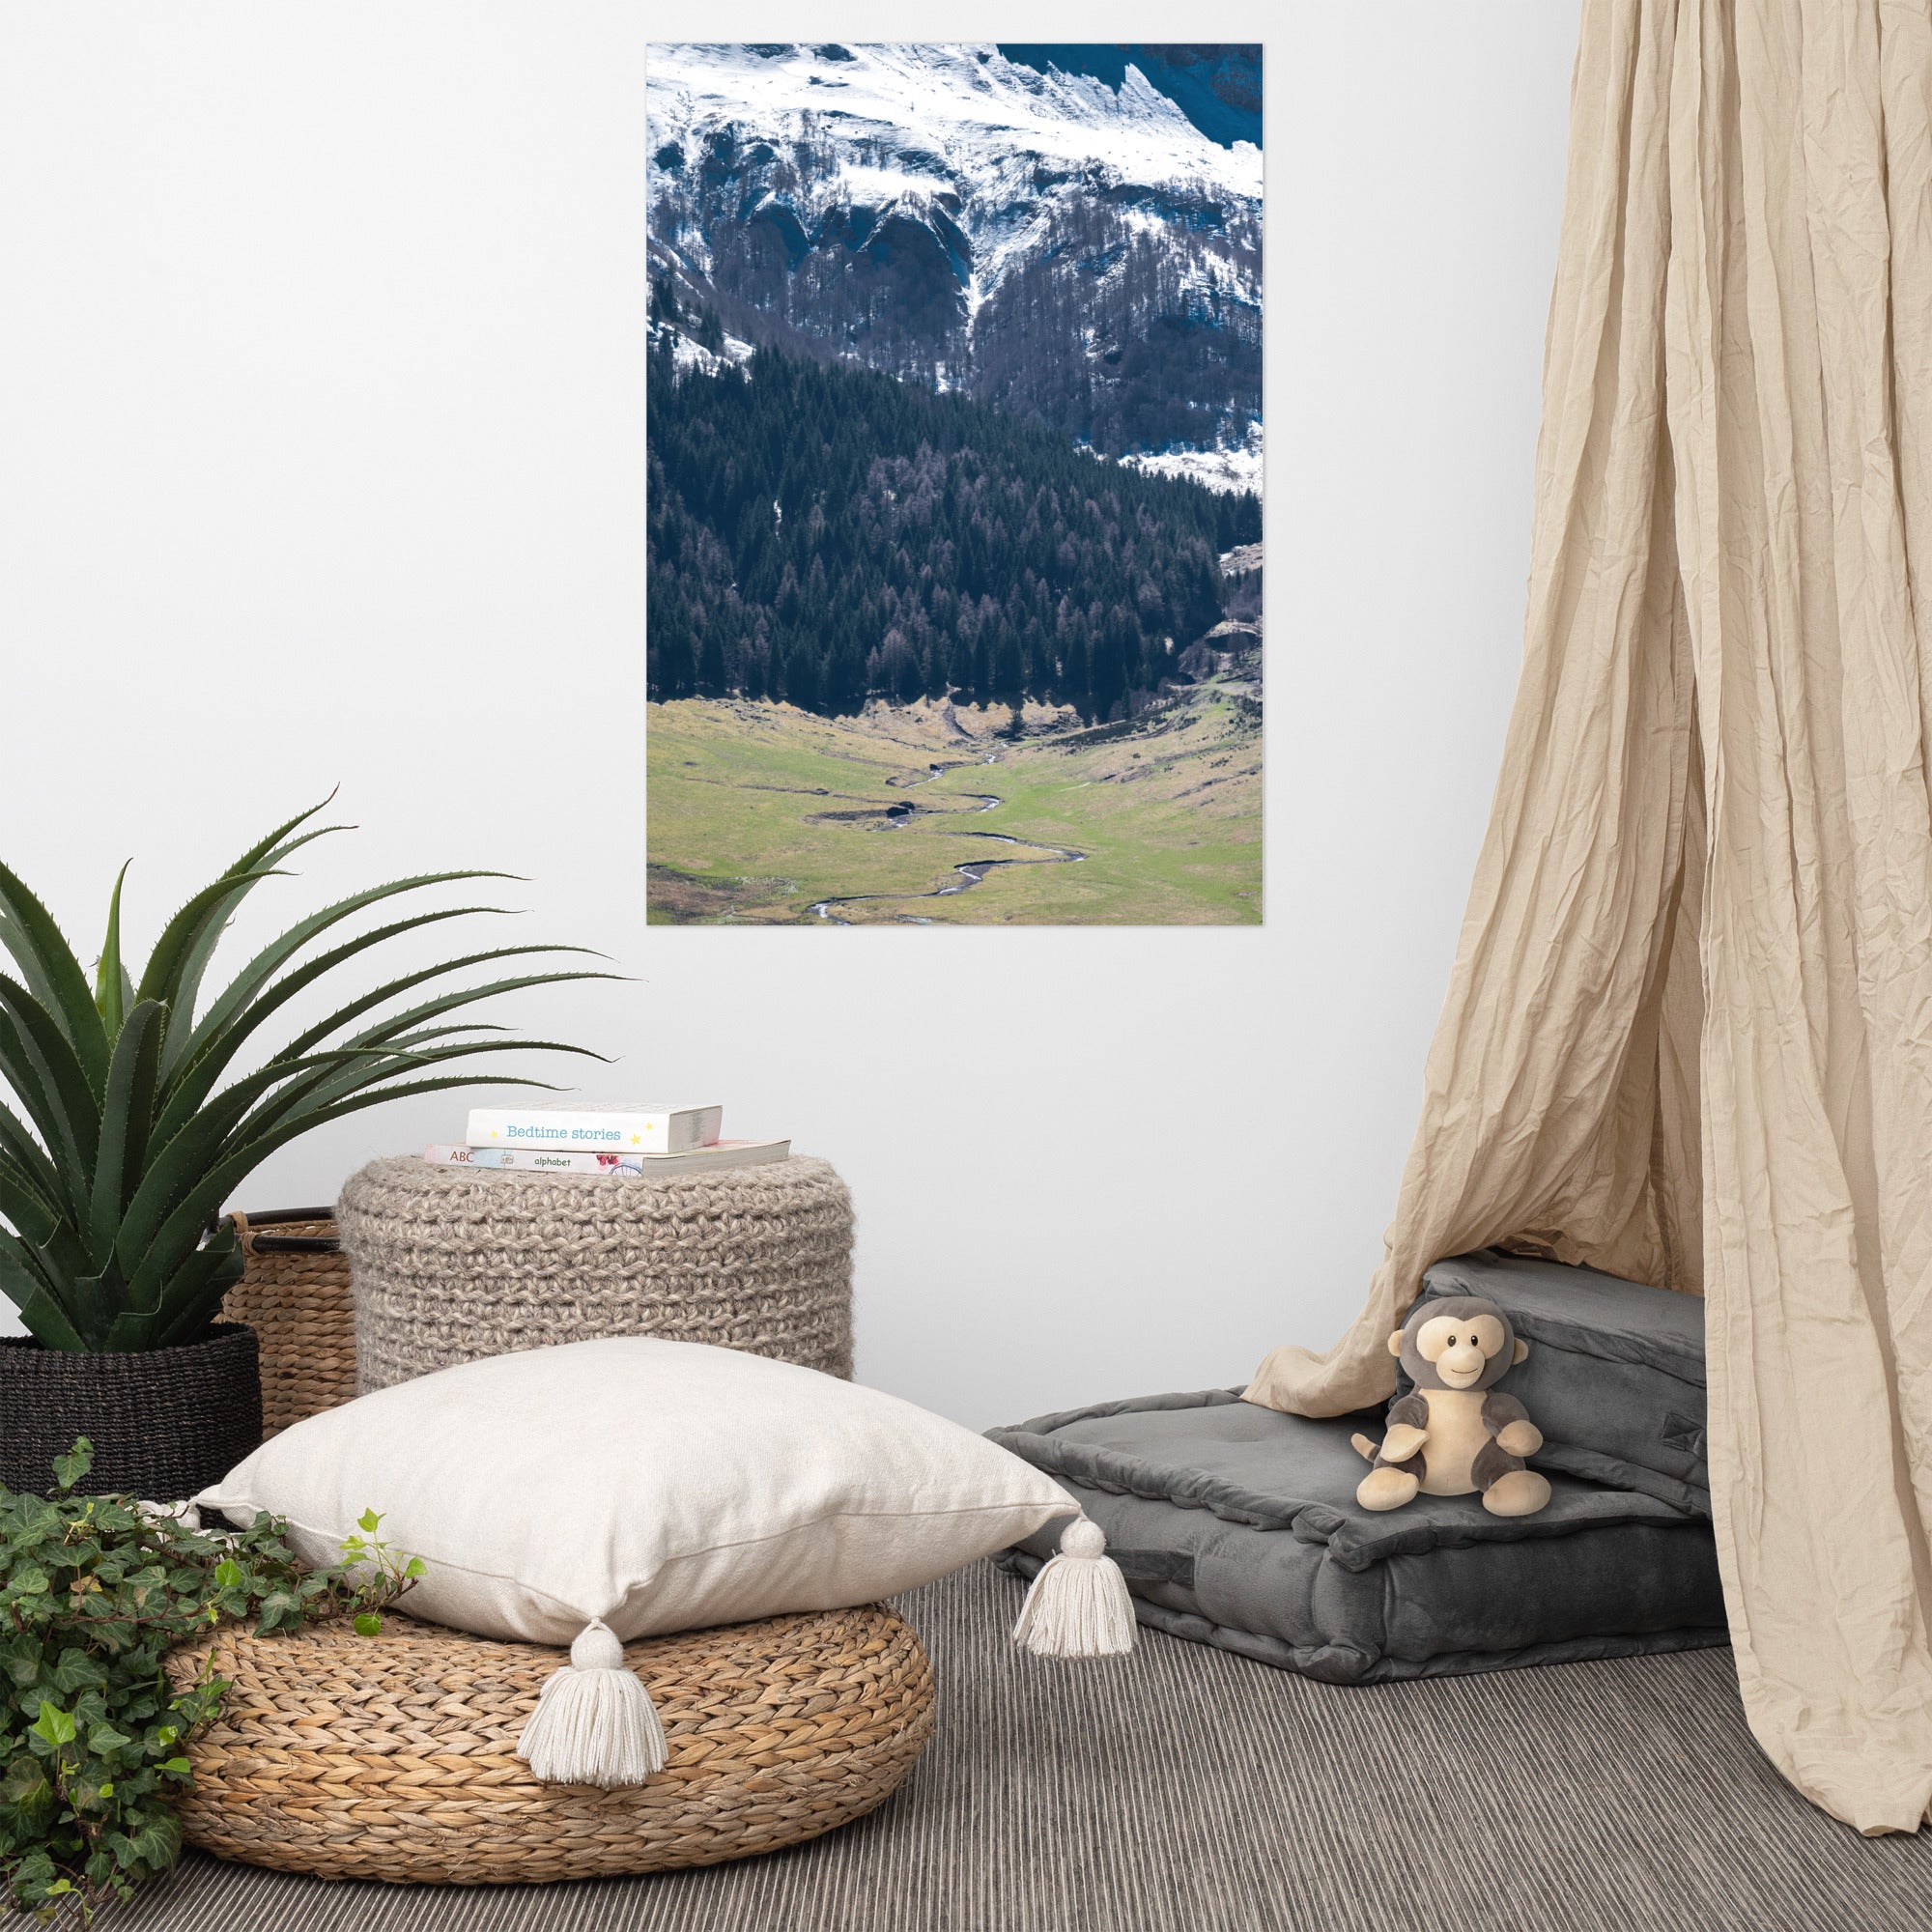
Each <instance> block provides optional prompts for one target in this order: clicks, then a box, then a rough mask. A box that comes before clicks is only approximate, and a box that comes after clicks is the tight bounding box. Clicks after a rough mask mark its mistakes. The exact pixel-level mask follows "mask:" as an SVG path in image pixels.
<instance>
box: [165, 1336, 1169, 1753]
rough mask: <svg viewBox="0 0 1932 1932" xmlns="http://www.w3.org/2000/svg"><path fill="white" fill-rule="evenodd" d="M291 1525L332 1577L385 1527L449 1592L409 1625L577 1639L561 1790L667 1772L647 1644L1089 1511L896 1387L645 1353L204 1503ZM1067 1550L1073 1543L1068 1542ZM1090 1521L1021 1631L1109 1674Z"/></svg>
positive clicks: (580, 1353)
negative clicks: (628, 1657) (355, 1538)
mask: <svg viewBox="0 0 1932 1932" xmlns="http://www.w3.org/2000/svg"><path fill="white" fill-rule="evenodd" d="M195 1501H196V1502H197V1503H198V1504H201V1505H203V1506H205V1507H211V1508H214V1509H218V1510H220V1511H221V1512H222V1513H223V1514H224V1515H226V1516H229V1517H231V1518H233V1519H235V1520H238V1521H241V1522H248V1521H251V1520H253V1518H254V1516H255V1514H256V1512H258V1511H263V1510H266V1511H268V1512H269V1513H270V1514H271V1515H274V1516H280V1517H285V1518H287V1520H288V1524H289V1540H290V1542H291V1543H292V1544H293V1545H294V1547H295V1548H296V1550H297V1551H298V1554H300V1555H301V1556H302V1557H304V1558H305V1559H306V1560H308V1561H310V1562H314V1563H328V1562H333V1561H337V1560H339V1554H338V1551H339V1546H340V1545H341V1543H342V1541H343V1539H344V1538H346V1537H347V1536H349V1535H350V1534H351V1532H352V1531H354V1530H355V1526H356V1520H357V1519H358V1518H359V1517H360V1516H361V1515H362V1513H363V1512H364V1511H365V1510H369V1509H374V1510H378V1511H380V1512H381V1513H382V1515H383V1525H382V1535H383V1536H384V1539H385V1540H386V1541H387V1543H388V1544H389V1546H390V1548H393V1549H395V1550H398V1551H401V1552H405V1553H407V1554H410V1555H415V1556H420V1557H421V1558H422V1559H423V1561H424V1563H425V1564H426V1565H427V1575H426V1576H425V1577H423V1578H422V1580H421V1581H420V1582H419V1583H417V1584H416V1585H415V1587H414V1588H413V1589H412V1591H411V1592H410V1594H409V1596H408V1597H407V1598H406V1599H405V1600H404V1602H403V1603H402V1605H400V1606H399V1607H401V1608H404V1609H406V1610H408V1611H409V1613H410V1614H411V1615H412V1616H417V1617H421V1618H424V1619H426V1620H428V1621H430V1622H433V1623H440V1624H446V1625H449V1626H450V1627H451V1628H453V1629H456V1630H463V1631H469V1632H470V1633H472V1634H475V1635H478V1636H487V1637H497V1638H505V1639H521V1640H524V1641H526V1642H534V1643H547V1644H559V1645H561V1644H566V1643H567V1644H570V1645H571V1646H572V1649H571V1662H570V1664H568V1665H566V1666H564V1667H562V1668H560V1669H559V1670H558V1671H557V1673H556V1674H555V1676H554V1677H553V1678H552V1679H551V1680H550V1682H549V1683H548V1684H547V1685H546V1686H545V1690H544V1694H543V1698H542V1701H541V1702H540V1704H539V1706H538V1709H537V1712H536V1715H535V1716H534V1717H533V1718H532V1719H530V1721H529V1723H528V1725H527V1726H526V1730H525V1733H524V1738H523V1742H522V1745H521V1747H520V1749H521V1752H522V1755H523V1756H525V1757H526V1759H527V1760H528V1761H529V1763H530V1765H531V1769H532V1770H533V1771H534V1772H535V1773H536V1774H537V1776H540V1777H545V1778H549V1779H554V1780H555V1781H558V1782H565V1783H598V1784H612V1785H614V1784H634V1783H640V1782H642V1781H643V1779H644V1778H645V1777H647V1776H650V1774H651V1773H652V1772H654V1771H656V1770H658V1769H659V1768H661V1766H662V1764H663V1762H664V1740H663V1734H662V1732H661V1731H660V1730H659V1729H658V1726H657V1719H656V1715H655V1713H654V1712H652V1710H651V1707H650V1701H649V1698H648V1697H647V1696H646V1695H645V1694H644V1692H643V1687H642V1685H641V1683H640V1682H639V1680H638V1679H637V1678H636V1677H635V1676H634V1675H632V1674H631V1673H630V1672H629V1671H627V1670H625V1669H624V1667H623V1658H622V1650H621V1646H622V1644H624V1643H626V1642H629V1641H631V1640H632V1639H634V1638H636V1637H640V1636H650V1635H658V1634H665V1633H668V1632H671V1631H680V1630H694V1629H700V1628H703V1627H706V1626H709V1625H712V1624H725V1623H741V1622H745V1621H748V1620H750V1619H752V1618H754V1617H767V1616H775V1615H779V1614H781V1613H783V1612H786V1611H795V1610H829V1609H839V1608H843V1607H845V1606H847V1605H854V1604H865V1603H871V1602H873V1601H874V1600H876V1599H878V1598H880V1597H888V1596H892V1595H894V1594H895V1593H896V1592H898V1591H901V1590H909V1589H913V1588H916V1587H917V1586H918V1585H920V1584H922V1583H927V1582H930V1581H932V1580H933V1579H934V1578H935V1577H943V1576H945V1575H946V1574H948V1573H949V1572H950V1571H952V1570H956V1569H959V1568H960V1567H962V1566H963V1565H965V1564H967V1563H971V1562H974V1561H976V1560H977V1559H979V1558H980V1557H982V1556H986V1555H989V1554H991V1553H992V1552H993V1551H994V1550H996V1549H1003V1548H1007V1547H1008V1546H1009V1545H1011V1544H1014V1543H1017V1542H1019V1541H1020V1540H1021V1539H1022V1538H1024V1537H1027V1536H1030V1535H1032V1534H1033V1533H1034V1531H1036V1530H1037V1529H1038V1528H1040V1527H1041V1526H1042V1525H1043V1524H1044V1523H1046V1522H1048V1521H1050V1520H1053V1519H1054V1518H1056V1517H1063V1516H1075V1517H1077V1516H1078V1508H1077V1505H1076V1504H1075V1503H1074V1502H1073V1501H1072V1499H1071V1498H1070V1497H1069V1496H1068V1495H1067V1494H1066V1492H1065V1491H1064V1490H1062V1489H1061V1488H1060V1486H1059V1485H1058V1484H1057V1483H1055V1482H1054V1481H1053V1480H1052V1479H1051V1478H1050V1477H1048V1476H1046V1475H1044V1474H1043V1473H1042V1472H1041V1471H1039V1470H1037V1469H1036V1468H1034V1467H1033V1466H1032V1464H1031V1463H1023V1462H1022V1461H1021V1460H1020V1459H1019V1458H1018V1457H1017V1456H1013V1455H1010V1454H1009V1452H1008V1451H1006V1450H1005V1449H1002V1448H1000V1447H999V1446H998V1445H997V1444H995V1443H992V1442H989V1441H987V1440H986V1439H985V1438H984V1437H983V1436H980V1435H974V1434H973V1432H972V1431H970V1430H967V1429H962V1428H960V1427H959V1426H958V1425H957V1424H956V1423H952V1422H948V1421H947V1420H945V1418H944V1417H942V1416H937V1415H934V1414H932V1413H930V1412H929V1411H928V1410H925V1409H923V1408H919V1407H917V1406H914V1405H913V1404H911V1403H908V1402H902V1401H900V1400H899V1399H898V1398H897V1397H896V1396H890V1395H886V1394H884V1393H882V1392H881V1391H880V1390H877V1389H869V1388H865V1387H863V1386H860V1385H858V1384H856V1383H852V1382H847V1381H841V1380H838V1379H837V1378H834V1377H831V1376H826V1375H820V1374H819V1373H818V1372H817V1371H815V1370H812V1369H803V1368H798V1367H796V1366H794V1365H792V1364H790V1363H786V1362H775V1361H769V1360H767V1359H766V1358H765V1357H763V1356H760V1355H748V1354H742V1353H740V1352H738V1351H736V1350H730V1349H713V1348H707V1347H704V1346H702V1345H701V1344H698V1343H693V1342H666V1341H657V1340H652V1339H648V1338H644V1337H638V1336H626V1337H620V1338H615V1339H611V1340H607V1341H595V1342H576V1343H571V1344H568V1345H567V1346H564V1347H561V1348H554V1349H534V1350H526V1351H525V1352H523V1353H520V1354H513V1355H497V1356H493V1357H491V1358H490V1359H488V1360H486V1361H479V1362H466V1363H464V1364H463V1365H461V1366H460V1367H457V1368H453V1369H444V1370H441V1371H440V1373H438V1374H436V1375H430V1376H423V1377H420V1378H417V1379H416V1380H413V1381H408V1382H401V1383H398V1384H397V1385H395V1386H394V1387H391V1388H386V1389H381V1390H379V1391H377V1392H376V1393H375V1394H373V1395H366V1396H363V1397H361V1398H360V1399H359V1400H357V1401H355V1402H352V1403H347V1404H345V1405H344V1406H341V1407H339V1408H332V1409H328V1410H327V1411H326V1412H324V1413H323V1414H321V1415H314V1416H310V1417H309V1418H308V1419H307V1420H306V1421H304V1422H299V1423H297V1424H296V1425H295V1427H293V1428H292V1429H287V1430H284V1431H283V1432H282V1433H281V1434H280V1435H276V1436H274V1437H272V1438H271V1439H270V1441H268V1442H266V1443H264V1444H263V1445H262V1447H261V1448H259V1449H258V1450H256V1451H255V1453H254V1454H253V1455H252V1456H250V1457H249V1458H248V1459H247V1461H246V1462H244V1463H241V1464H240V1465H239V1466H238V1467H236V1468H234V1469H232V1470H230V1471H229V1473H228V1474H227V1475H226V1476H225V1477H224V1478H223V1479H222V1480H221V1481H220V1482H218V1483H216V1484H214V1485H213V1487H212V1488H210V1489H207V1490H204V1491H203V1492H201V1493H200V1495H198V1496H197V1497H196V1498H195ZM1069 1546H1070V1547H1069ZM1104 1548H1105V1544H1104V1540H1103V1539H1102V1538H1101V1537H1100V1533H1099V1531H1098V1530H1096V1529H1094V1526H1093V1525H1092V1524H1091V1523H1088V1522H1087V1521H1085V1520H1084V1519H1082V1520H1078V1521H1076V1522H1074V1523H1073V1524H1071V1525H1070V1526H1069V1529H1068V1531H1067V1533H1066V1535H1065V1538H1064V1541H1063V1554H1062V1555H1061V1556H1060V1557H1058V1558H1056V1559H1055V1561H1054V1562H1053V1563H1050V1564H1049V1565H1048V1566H1047V1567H1046V1569H1045V1570H1044V1571H1042V1573H1041V1574H1040V1577H1039V1578H1038V1579H1037V1582H1036V1584H1035V1586H1034V1590H1033V1592H1032V1593H1031V1594H1030V1595H1029V1597H1028V1600H1027V1607H1026V1610H1025V1611H1024V1612H1023V1613H1022V1619H1021V1627H1020V1629H1019V1630H1017V1631H1016V1632H1015V1633H1014V1634H1015V1637H1016V1638H1017V1639H1018V1640H1020V1641H1021V1642H1022V1643H1024V1644H1025V1646H1026V1647H1027V1648H1028V1649H1030V1650H1032V1651H1034V1652H1035V1653H1037V1654H1038V1655H1042V1656H1090V1657H1091V1656H1108V1655H1114V1654H1117V1653H1118V1652H1120V1651H1122V1650H1124V1649H1126V1648H1128V1647H1129V1646H1130V1645H1131V1642H1132V1631H1133V1617H1132V1608H1131V1605H1130V1604H1129V1602H1128V1599H1127V1595H1126V1590H1125V1586H1124V1585H1123V1584H1122V1582H1121V1579H1120V1572H1119V1570H1118V1569H1117V1568H1116V1566H1115V1565H1114V1564H1113V1563H1112V1562H1111V1561H1109V1560H1108V1559H1107V1558H1106V1557H1105V1556H1104V1555H1103V1554H1102V1551H1103V1550H1104Z"/></svg>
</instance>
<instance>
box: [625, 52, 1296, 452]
mask: <svg viewBox="0 0 1932 1932" xmlns="http://www.w3.org/2000/svg"><path fill="white" fill-rule="evenodd" d="M1011 51H1012V52H1013V53H1014V54H1015V55H1021V54H1023V55H1025V56H1026V58H1024V59H1021V58H1012V59H1009V58H1008V55H1007V54H1005V53H1003V52H1001V51H1000V49H998V48H997V47H993V46H952V45H948V46H937V45H881V46H849V47H848V46H842V45H834V44H830V43H821V44H816V45H804V44H799V45H791V44H787V45H777V44H756V45H745V44H733V45H714V46H682V45H680V46H661V47H654V48H653V49H652V50H651V66H650V73H649V80H648V95H647V101H648V113H649V121H650V150H651V152H650V235H649V246H650V255H651V265H652V273H653V276H654V277H662V276H667V275H668V277H669V278H670V280H671V282H672V285H673V287H674V289H675V291H676V294H677V297H678V299H679V300H680V302H696V303H699V304H702V303H711V304H714V305H715V306H716V307H717V308H718V310H719V312H720V314H721V315H722V317H723V320H724V324H725V328H726V330H728V331H729V332H730V333H731V334H732V335H733V336H736V337H739V338H742V339H743V340H746V341H751V342H772V343H776V344H778V345H780V346H781V347H786V348H790V349H793V350H795V351H804V352H805V353H808V354H810V355H816V356H821V357H838V358H842V359H849V360H853V361H857V362H861V363H864V364H866V365H867V366H868V367H872V368H876V369H882V370H886V371H888V372H890V373H892V374H893V375H895V376H898V377H900V378H902V379H906V380H911V381H917V382H921V383H926V384H932V385H934V386H936V387H940V388H960V389H964V390H965V391H967V392H968V393H970V394H972V395H974V396H976V397H978V398H980V400H982V401H986V402H990V403H992V404H994V405H996V406H998V407H1000V408H1002V409H1005V410H1008V411H1010V412H1015V413H1018V414H1022V415H1026V416H1030V417H1033V418H1036V419H1037V420H1039V421H1042V422H1044V423H1046V424H1048V425H1049V426H1051V427H1052V428H1053V429H1055V430H1056V431H1058V432H1060V433H1061V434H1063V435H1065V436H1066V437H1067V438H1068V439H1069V440H1073V441H1076V442H1083V443H1088V444H1091V445H1092V446H1093V447H1094V449H1095V450H1097V451H1099V452H1101V453H1103V454H1105V455H1109V456H1113V457H1119V458H1125V459H1127V460H1130V461H1132V460H1135V459H1137V458H1138V459H1140V460H1145V461H1158V462H1159V464H1160V466H1161V467H1162V468H1167V469H1182V470H1186V471H1193V472H1194V473H1198V474H1200V475H1201V476H1202V479H1203V480H1204V481H1212V482H1214V483H1215V484H1216V485H1217V487H1222V488H1227V487H1254V488H1259V485H1260V429H1259V419H1260V414H1261V403H1262V388H1261V372H1262V329H1261V266H1262V252H1261V251H1262V235H1261V193H1262V176H1261V151H1260V149H1259V147H1257V146H1255V145H1253V143H1252V142H1251V141H1249V140H1247V139H1245V138H1242V136H1243V134H1244V133H1245V132H1248V131H1253V132H1255V133H1256V134H1258V133H1259V112H1260V64H1259V50H1258V49H1230V48H1219V47H1184V48H1182V47H1177V48H1171V49H1147V48H1126V49H1114V50H1109V49H1105V48H1091V49H1072V48H1067V49H1054V48H1050V47H1042V48H1015V49H1012V50H1011ZM1056 55H1059V56H1061V57H1062V58H1064V59H1065V62H1066V63H1068V64H1069V65H1072V66H1079V65H1082V61H1081V58H1080V57H1081V56H1082V55H1101V56H1106V57H1107V58H1102V59H1099V60H1097V61H1096V60H1088V61H1086V62H1085V65H1087V66H1089V67H1090V68H1097V69H1098V70H1099V71H1085V72H1079V71H1065V69H1064V68H1063V66H1062V65H1061V64H1060V60H1058V59H1056ZM1115 57H1118V69H1117V71H1116V70H1115V68H1114V65H1113V63H1114V58H1115ZM1036 63H1037V64H1036ZM1150 70H1151V71H1152V72H1153V74H1154V79H1150V77H1149V71H1150ZM1155 80H1158V81H1159V82H1160V85H1156V84H1155ZM1183 102H1185V103H1186V104H1187V105H1186V109H1185V111H1184V110H1183V105H1182V103H1183ZM1190 117H1191V118H1190Z"/></svg>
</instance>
